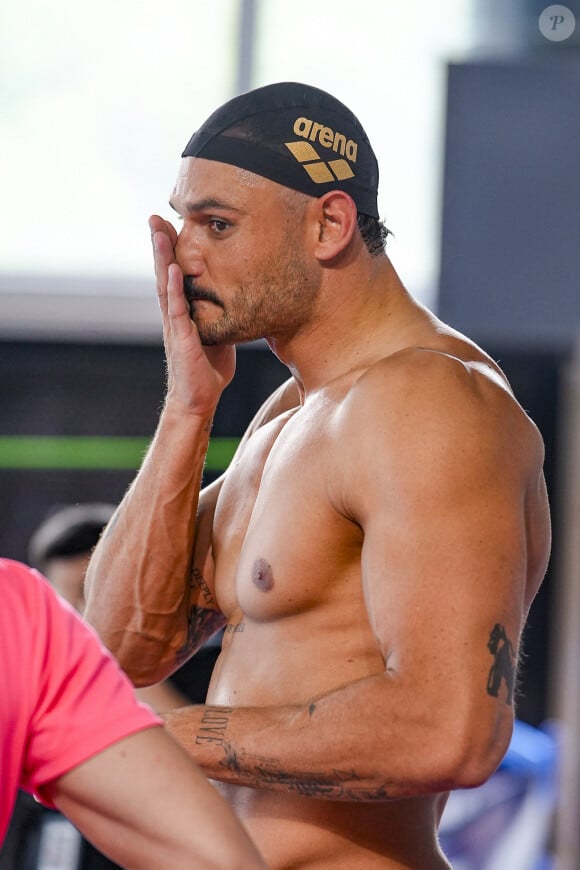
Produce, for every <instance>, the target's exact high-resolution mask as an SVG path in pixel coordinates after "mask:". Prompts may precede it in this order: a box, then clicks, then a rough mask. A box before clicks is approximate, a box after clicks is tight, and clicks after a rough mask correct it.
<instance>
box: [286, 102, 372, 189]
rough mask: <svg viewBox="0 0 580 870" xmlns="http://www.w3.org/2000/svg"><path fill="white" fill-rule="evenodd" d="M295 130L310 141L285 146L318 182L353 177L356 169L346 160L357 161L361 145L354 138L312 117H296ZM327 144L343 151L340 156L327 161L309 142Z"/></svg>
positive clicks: (339, 151) (337, 150) (327, 146)
mask: <svg viewBox="0 0 580 870" xmlns="http://www.w3.org/2000/svg"><path fill="white" fill-rule="evenodd" d="M294 133H296V135H297V136H301V137H302V138H303V139H309V140H310V141H309V142H304V141H300V142H286V143H285V145H286V148H288V150H289V151H290V153H291V154H292V156H293V157H294V158H295V159H296V160H297V161H298V162H299V163H301V164H302V165H303V167H304V169H305V170H306V172H307V173H308V175H309V176H310V178H311V179H312V181H314V182H315V184H324V183H325V182H329V181H337V180H338V181H344V180H345V179H346V178H353V176H354V172H353V170H352V167H351V166H350V164H349V163H348V162H347V160H350V161H351V162H352V163H356V156H357V151H358V145H357V143H356V142H353V140H352V139H347V138H346V136H345V135H344V134H343V133H335V131H334V130H332V129H331V128H330V127H326V126H325V125H324V124H320V123H318V121H311V120H310V119H309V118H297V119H296V121H295V122H294ZM317 140H318V142H319V144H320V145H322V146H323V147H324V148H331V149H332V150H333V151H336V152H337V153H338V154H340V155H341V157H340V159H336V160H329V161H328V162H325V161H324V160H322V159H321V157H320V154H319V153H318V152H317V151H316V149H315V148H314V146H313V145H311V144H310V142H316V141H317ZM344 157H346V158H347V160H344V159H343V158H344Z"/></svg>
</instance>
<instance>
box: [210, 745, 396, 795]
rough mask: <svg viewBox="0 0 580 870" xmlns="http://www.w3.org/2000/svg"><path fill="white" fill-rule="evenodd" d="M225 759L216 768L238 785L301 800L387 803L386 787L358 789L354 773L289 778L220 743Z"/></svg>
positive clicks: (276, 768)
mask: <svg viewBox="0 0 580 870" xmlns="http://www.w3.org/2000/svg"><path fill="white" fill-rule="evenodd" d="M222 747H223V750H224V753H225V758H224V759H223V761H221V762H220V766H221V767H224V768H226V769H227V770H228V771H230V772H232V773H234V774H236V775H237V776H238V777H239V778H240V780H241V783H240V784H245V785H249V786H251V787H252V788H266V789H267V788H273V789H284V790H287V791H290V792H296V794H300V795H303V796H305V797H316V798H327V799H328V800H345V801H387V800H391V795H390V794H389V792H388V790H387V787H386V783H383V784H382V785H380V786H377V787H376V788H367V787H366V786H363V785H358V784H357V783H360V782H361V777H360V776H359V775H358V774H357V773H356V771H354V770H338V769H334V770H331V771H330V773H327V774H321V773H303V774H292V773H288V772H287V771H284V770H282V769H281V767H280V765H278V764H276V762H273V761H271V760H268V759H263V758H255V759H254V760H253V763H246V762H245V761H244V756H243V753H240V752H236V750H235V749H234V747H233V746H232V745H231V744H230V743H227V742H226V741H223V742H222Z"/></svg>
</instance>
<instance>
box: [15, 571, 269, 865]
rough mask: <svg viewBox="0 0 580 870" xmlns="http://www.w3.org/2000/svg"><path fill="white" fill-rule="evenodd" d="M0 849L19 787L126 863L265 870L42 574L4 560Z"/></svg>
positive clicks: (213, 793)
mask: <svg viewBox="0 0 580 870" xmlns="http://www.w3.org/2000/svg"><path fill="white" fill-rule="evenodd" d="M0 595H1V600H2V606H1V607H0V661H1V667H0V783H1V792H2V793H1V799H0V843H1V842H2V840H3V837H4V834H5V832H6V828H7V826H8V823H9V820H10V815H11V811H12V807H13V804H14V799H15V796H16V793H17V790H18V788H24V789H26V790H27V791H29V792H31V793H33V794H34V795H35V796H36V797H37V798H38V799H39V800H41V801H42V802H43V803H45V804H46V805H47V806H50V807H53V808H57V809H59V810H60V811H61V812H63V813H64V814H65V815H67V816H68V817H69V818H70V819H71V821H72V822H73V823H74V824H75V825H76V826H77V827H78V828H79V830H81V831H82V833H83V834H84V835H85V836H86V837H87V838H88V839H89V840H91V842H93V843H94V844H95V845H96V846H97V847H98V848H99V849H100V850H101V851H102V852H104V853H105V854H107V855H109V856H110V857H111V858H112V859H113V860H115V861H117V862H118V863H119V864H121V866H123V867H135V868H139V870H147V868H151V870H153V868H159V867H171V868H172V870H177V868H186V867H187V868H190V867H192V866H196V864H194V863H193V862H197V866H203V867H204V868H207V870H209V868H218V867H219V868H226V867H228V868H245V870H246V868H256V870H257V868H261V870H264V868H265V864H264V863H263V862H262V859H261V858H260V856H259V854H258V852H257V850H256V849H255V847H254V846H253V844H252V843H251V841H250V839H249V838H248V836H247V835H246V834H245V832H244V831H243V829H242V827H241V825H240V824H239V823H238V821H237V820H236V819H235V817H234V815H233V813H232V811H231V810H230V809H229V807H228V806H227V805H226V803H225V801H223V800H222V798H221V797H220V796H219V795H218V794H217V792H216V791H215V789H213V788H212V786H211V785H210V784H209V783H208V782H207V780H206V779H205V777H204V776H203V775H202V774H201V772H200V771H199V769H198V768H197V767H196V765H195V764H194V763H193V762H192V761H191V760H190V759H189V757H188V756H187V754H186V753H185V752H184V751H183V750H182V749H181V748H180V747H179V746H178V745H177V743H176V742H175V741H174V740H173V739H172V738H171V737H170V736H169V735H168V734H166V733H165V731H164V729H163V728H162V727H160V726H161V724H162V723H161V720H160V719H159V718H158V717H157V716H156V715H155V714H154V713H153V712H152V711H151V710H150V708H149V707H147V706H146V705H144V704H142V703H140V702H139V701H138V700H137V699H136V697H135V694H134V691H133V687H132V685H131V683H130V682H129V680H128V678H127V677H126V676H125V675H124V674H123V672H122V671H121V670H120V668H119V667H118V665H117V664H116V662H115V661H114V660H113V658H112V657H111V655H110V654H109V653H108V652H107V651H106V650H105V649H104V647H103V646H102V645H101V643H100V641H99V640H98V638H97V636H96V634H95V633H94V631H93V630H92V629H91V628H90V627H89V626H87V625H86V624H85V623H84V622H83V621H82V620H81V619H80V617H79V616H78V615H77V614H76V613H75V611H74V610H73V608H72V607H70V606H69V605H68V604H67V603H66V602H65V601H64V600H62V599H61V598H60V597H59V596H57V595H56V593H55V592H54V591H53V589H52V588H51V587H50V585H49V583H48V582H47V581H46V580H45V578H44V577H42V575H40V574H39V573H38V572H37V571H35V570H33V569H30V568H28V567H27V566H25V565H23V564H21V563H19V562H15V561H12V560H8V559H0Z"/></svg>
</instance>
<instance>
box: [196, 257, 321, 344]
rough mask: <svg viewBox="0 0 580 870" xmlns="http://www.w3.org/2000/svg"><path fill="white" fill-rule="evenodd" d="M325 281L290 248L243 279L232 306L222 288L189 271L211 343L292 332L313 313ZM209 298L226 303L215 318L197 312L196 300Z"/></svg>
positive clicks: (202, 333) (204, 336)
mask: <svg viewBox="0 0 580 870" xmlns="http://www.w3.org/2000/svg"><path fill="white" fill-rule="evenodd" d="M319 286H320V278H319V276H316V277H313V273H311V272H309V271H308V269H307V267H306V265H305V263H304V261H303V260H302V259H301V258H300V257H299V256H298V257H296V256H290V255H289V252H285V255H284V256H282V257H278V258H276V259H275V260H274V261H273V262H272V261H271V262H270V264H269V268H268V269H266V270H265V271H264V272H262V273H261V274H257V275H256V278H255V280H254V281H252V282H251V283H241V284H240V285H239V289H238V292H237V293H236V294H235V296H233V297H232V298H230V300H229V301H228V304H227V307H226V305H225V304H224V302H222V300H221V299H220V297H219V296H218V295H217V293H216V292H215V291H214V290H212V289H210V288H208V287H201V286H200V285H199V284H198V283H197V282H196V280H195V278H194V277H193V276H192V275H185V276H184V279H183V289H184V294H185V297H186V299H187V301H188V303H189V307H190V316H191V319H192V320H193V322H194V323H195V325H196V326H197V329H198V332H199V337H200V339H201V343H202V344H204V345H207V346H210V345H224V344H242V343H244V342H248V341H255V340H257V339H259V338H265V337H268V336H271V335H275V334H280V333H290V334H292V333H293V332H294V331H295V330H296V329H298V328H299V327H300V326H301V325H302V324H303V323H304V321H305V319H308V317H309V315H310V313H311V311H312V309H313V306H314V303H315V300H316V298H317V296H318V290H319ZM198 300H200V301H207V302H209V303H211V304H212V305H215V306H216V307H217V308H221V313H220V314H219V316H218V317H216V318H215V319H213V320H212V321H210V322H207V321H205V320H201V319H200V318H198V317H196V316H195V303H196V301H198Z"/></svg>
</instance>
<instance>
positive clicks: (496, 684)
mask: <svg viewBox="0 0 580 870" xmlns="http://www.w3.org/2000/svg"><path fill="white" fill-rule="evenodd" d="M487 648H488V650H489V651H490V653H491V654H492V656H493V658H494V660H493V664H492V666H491V668H490V669H489V676H488V679H487V692H488V694H489V695H492V696H493V697H494V698H499V692H500V688H501V684H502V683H505V690H506V697H505V700H506V703H507V704H512V702H513V698H514V683H515V671H516V658H515V654H514V648H513V645H512V643H511V641H510V639H509V638H508V636H507V635H506V633H505V628H504V627H503V625H500V624H499V622H496V624H495V625H494V627H493V629H492V630H491V633H490V635H489V640H488V642H487Z"/></svg>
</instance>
